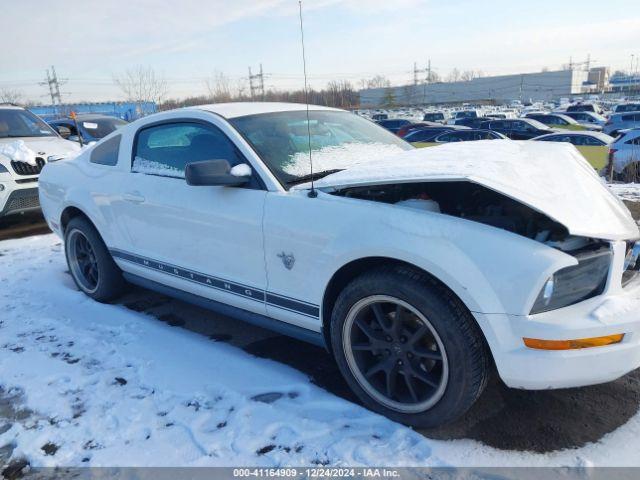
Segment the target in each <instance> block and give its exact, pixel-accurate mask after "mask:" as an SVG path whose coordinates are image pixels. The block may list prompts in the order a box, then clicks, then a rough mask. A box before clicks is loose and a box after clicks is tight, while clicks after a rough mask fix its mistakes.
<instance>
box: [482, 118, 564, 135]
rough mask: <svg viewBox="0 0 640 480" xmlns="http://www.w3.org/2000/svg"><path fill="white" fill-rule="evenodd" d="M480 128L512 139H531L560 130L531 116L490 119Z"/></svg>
mask: <svg viewBox="0 0 640 480" xmlns="http://www.w3.org/2000/svg"><path fill="white" fill-rule="evenodd" d="M480 128H483V129H487V130H493V131H494V132H499V133H501V134H503V135H506V136H507V137H509V138H510V139H512V140H529V139H530V138H535V137H539V136H540V135H546V134H547V133H555V132H557V131H558V130H556V129H553V128H550V127H548V126H546V125H545V124H544V123H541V122H538V121H536V120H532V119H530V118H514V119H511V118H507V119H504V120H490V121H488V122H483V123H482V125H480Z"/></svg>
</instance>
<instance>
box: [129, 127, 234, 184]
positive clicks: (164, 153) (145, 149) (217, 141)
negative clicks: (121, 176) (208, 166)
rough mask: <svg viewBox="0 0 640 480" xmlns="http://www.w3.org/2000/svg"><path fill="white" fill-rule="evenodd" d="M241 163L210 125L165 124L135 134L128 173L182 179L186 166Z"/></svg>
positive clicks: (225, 138) (229, 142)
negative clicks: (203, 163) (200, 162)
mask: <svg viewBox="0 0 640 480" xmlns="http://www.w3.org/2000/svg"><path fill="white" fill-rule="evenodd" d="M201 160H227V161H228V162H229V163H230V164H231V166H233V165H237V164H238V163H242V162H243V160H242V158H241V156H240V153H239V152H238V151H237V149H236V148H235V145H234V144H233V143H232V142H231V140H229V138H228V137H227V136H226V135H225V134H224V133H222V132H221V131H220V130H218V129H217V128H216V127H214V126H213V125H206V124H201V123H195V122H180V123H165V124H161V125H156V126H152V127H147V128H143V129H142V130H140V131H139V132H138V133H137V136H136V140H135V146H134V152H133V164H132V168H131V171H132V172H137V173H145V174H148V175H160V176H165V177H174V178H184V170H185V167H186V165H187V163H191V162H198V161H201Z"/></svg>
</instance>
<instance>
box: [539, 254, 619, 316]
mask: <svg viewBox="0 0 640 480" xmlns="http://www.w3.org/2000/svg"><path fill="white" fill-rule="evenodd" d="M574 256H575V257H576V259H577V260H578V265H574V266H572V267H567V268H563V269H562V270H558V271H557V272H556V273H554V274H553V275H552V276H551V277H549V279H547V281H546V282H545V284H544V286H543V287H542V290H540V293H539V294H538V298H536V301H535V303H534V304H533V308H532V309H531V314H532V315H533V314H536V313H542V312H548V311H549V310H555V309H557V308H562V307H567V306H569V305H573V304H575V303H578V302H582V301H583V300H586V299H588V298H592V297H595V296H597V295H600V294H601V293H602V292H603V291H604V287H605V286H606V284H607V276H608V274H609V266H610V265H611V250H610V249H609V248H607V247H601V248H599V249H598V250H591V251H586V252H584V251H583V252H580V253H578V254H576V255H574Z"/></svg>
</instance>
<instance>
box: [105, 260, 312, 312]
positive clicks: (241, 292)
mask: <svg viewBox="0 0 640 480" xmlns="http://www.w3.org/2000/svg"><path fill="white" fill-rule="evenodd" d="M110 252H111V255H113V256H114V257H115V258H119V259H121V260H125V261H127V262H131V263H134V264H136V265H140V266H142V267H145V268H148V269H151V270H155V271H157V272H162V273H165V274H167V275H171V276H174V277H178V278H181V279H183V280H187V281H189V282H192V283H196V284H199V285H204V286H206V287H209V288H213V289H215V290H220V291H223V292H227V293H231V294H233V295H237V296H239V297H243V298H249V299H251V300H255V301H257V302H261V303H266V304H268V305H271V306H274V307H277V308H281V309H283V310H287V311H290V312H293V313H297V314H300V315H304V316H307V317H311V318H315V319H317V318H319V317H320V308H319V307H318V305H314V304H312V303H308V302H304V301H301V300H296V299H294V298H290V297H285V296H283V295H279V294H277V293H271V292H266V291H264V290H261V289H258V288H255V287H251V286H249V285H243V284H241V283H237V282H232V281H230V280H225V279H222V278H218V277H213V276H211V275H206V274H204V273H200V272H196V271H193V270H189V269H186V268H182V267H179V266H177V265H172V264H170V263H165V262H159V261H158V260H153V259H151V258H146V257H142V256H139V255H133V254H131V253H128V252H124V251H122V250H118V249H111V250H110Z"/></svg>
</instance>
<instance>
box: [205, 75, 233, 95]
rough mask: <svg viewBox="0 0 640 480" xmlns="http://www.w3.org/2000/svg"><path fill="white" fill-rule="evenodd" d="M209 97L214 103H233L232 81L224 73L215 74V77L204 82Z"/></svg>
mask: <svg viewBox="0 0 640 480" xmlns="http://www.w3.org/2000/svg"><path fill="white" fill-rule="evenodd" d="M204 83H205V86H206V87H207V91H208V92H209V97H211V100H212V101H213V102H214V103H221V102H229V101H231V97H232V94H231V80H229V77H227V76H226V75H225V74H224V73H222V72H215V73H214V74H213V77H211V78H207V79H205V81H204Z"/></svg>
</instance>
